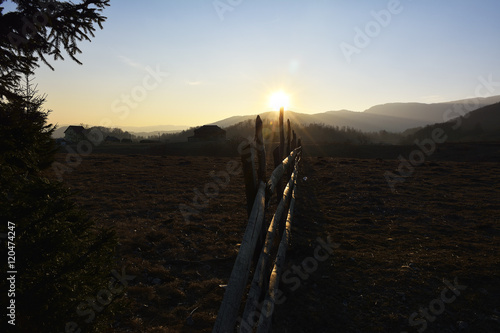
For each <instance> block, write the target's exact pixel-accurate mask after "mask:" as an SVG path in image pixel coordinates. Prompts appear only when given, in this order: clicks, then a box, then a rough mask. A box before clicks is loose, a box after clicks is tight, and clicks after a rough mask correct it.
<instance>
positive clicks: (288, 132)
mask: <svg viewBox="0 0 500 333" xmlns="http://www.w3.org/2000/svg"><path fill="white" fill-rule="evenodd" d="M286 125H287V129H286V153H285V154H286V155H288V154H290V152H291V151H292V150H291V149H290V148H291V145H292V126H291V125H290V119H287V120H286Z"/></svg>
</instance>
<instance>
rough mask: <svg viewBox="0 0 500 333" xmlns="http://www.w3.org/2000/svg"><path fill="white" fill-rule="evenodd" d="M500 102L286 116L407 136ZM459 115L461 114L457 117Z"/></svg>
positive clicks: (496, 98) (265, 115) (389, 106)
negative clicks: (452, 111)
mask: <svg viewBox="0 0 500 333" xmlns="http://www.w3.org/2000/svg"><path fill="white" fill-rule="evenodd" d="M498 102H500V95H499V96H492V97H486V98H468V99H463V100H458V101H450V102H442V103H432V104H425V103H387V104H380V105H375V106H373V107H371V108H369V109H367V110H365V111H363V112H355V111H349V110H341V111H327V112H323V113H316V114H305V113H298V112H293V111H287V112H286V118H289V119H290V121H293V122H295V123H301V124H304V125H307V124H313V123H316V124H325V125H330V126H339V127H342V126H346V127H351V128H354V129H357V130H361V131H364V132H378V131H381V130H385V131H389V132H403V131H405V130H407V129H410V128H415V127H423V126H426V125H430V124H434V123H439V122H443V121H446V120H448V119H446V116H445V113H446V112H447V111H448V110H450V109H453V108H454V107H455V106H460V107H462V108H463V106H464V105H465V106H467V108H468V109H470V107H469V106H473V108H472V110H471V111H473V110H476V109H479V108H482V107H484V106H488V105H491V104H494V103H498ZM259 115H260V117H261V118H263V119H277V117H278V114H277V112H272V111H271V112H264V113H261V114H259ZM256 116H257V115H248V116H233V117H230V118H226V119H223V120H220V121H217V122H214V123H211V124H212V125H218V126H220V127H228V126H231V125H234V124H237V123H239V122H242V121H246V120H248V119H255V117H256ZM458 116H459V114H457V117H458Z"/></svg>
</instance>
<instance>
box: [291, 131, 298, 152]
mask: <svg viewBox="0 0 500 333" xmlns="http://www.w3.org/2000/svg"><path fill="white" fill-rule="evenodd" d="M292 133H293V139H292V147H291V150H294V149H295V148H297V134H295V131H292Z"/></svg>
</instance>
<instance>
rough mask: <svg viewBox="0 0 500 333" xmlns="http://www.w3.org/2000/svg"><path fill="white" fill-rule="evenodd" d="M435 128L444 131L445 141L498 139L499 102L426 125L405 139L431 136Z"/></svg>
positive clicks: (499, 125)
mask: <svg viewBox="0 0 500 333" xmlns="http://www.w3.org/2000/svg"><path fill="white" fill-rule="evenodd" d="M436 128H440V129H442V130H444V131H445V133H446V136H447V137H448V139H447V140H446V141H447V142H475V141H476V142H477V141H500V103H496V104H493V105H489V106H485V107H482V108H480V109H478V110H475V111H472V112H470V113H468V114H467V115H466V116H465V117H460V118H456V119H454V120H451V121H449V122H445V123H437V124H433V125H429V126H426V127H424V128H422V129H420V130H418V131H416V132H415V133H414V134H413V135H410V136H409V137H408V139H407V141H408V142H413V141H414V140H415V139H419V140H423V139H425V138H431V137H432V136H431V135H432V132H433V131H434V130H435V129H436Z"/></svg>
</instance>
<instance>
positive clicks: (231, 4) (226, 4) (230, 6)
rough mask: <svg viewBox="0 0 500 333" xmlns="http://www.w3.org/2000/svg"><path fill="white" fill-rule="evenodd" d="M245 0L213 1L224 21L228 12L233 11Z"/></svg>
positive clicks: (220, 17)
mask: <svg viewBox="0 0 500 333" xmlns="http://www.w3.org/2000/svg"><path fill="white" fill-rule="evenodd" d="M242 2H243V0H215V1H213V2H212V5H213V6H214V9H215V11H216V12H217V15H218V16H219V19H220V20H221V21H224V15H225V13H226V12H232V11H233V10H234V9H235V8H236V7H238V6H239V5H241V3H242Z"/></svg>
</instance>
